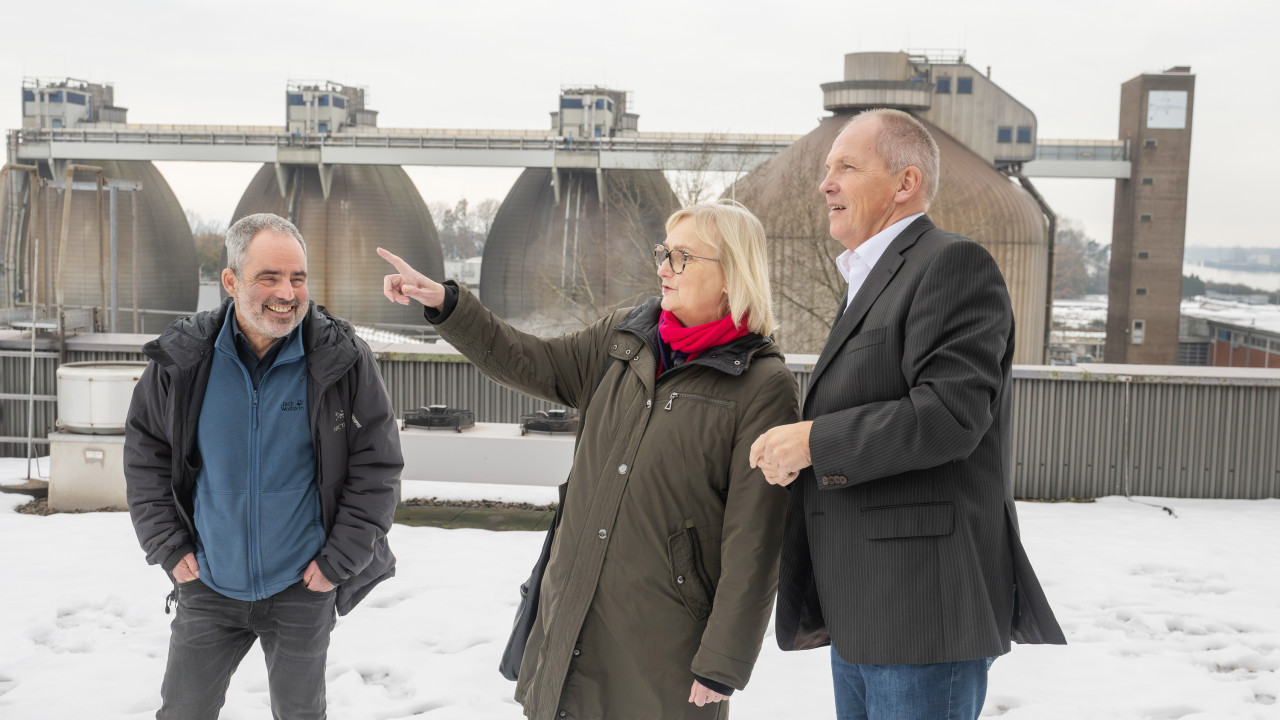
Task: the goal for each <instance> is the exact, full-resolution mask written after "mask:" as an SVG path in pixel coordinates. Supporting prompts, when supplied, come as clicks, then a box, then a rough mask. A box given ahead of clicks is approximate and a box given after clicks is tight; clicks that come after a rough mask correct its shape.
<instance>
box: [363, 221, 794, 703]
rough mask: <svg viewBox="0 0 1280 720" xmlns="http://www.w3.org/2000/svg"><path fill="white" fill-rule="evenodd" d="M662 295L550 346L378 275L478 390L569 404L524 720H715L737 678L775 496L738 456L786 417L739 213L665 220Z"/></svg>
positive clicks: (760, 266)
mask: <svg viewBox="0 0 1280 720" xmlns="http://www.w3.org/2000/svg"><path fill="white" fill-rule="evenodd" d="M666 229H667V235H666V239H665V241H664V242H663V243H661V244H659V245H657V246H656V247H655V248H654V260H655V264H656V266H657V273H658V277H659V278H660V279H661V281H662V297H660V298H658V297H655V298H651V299H650V300H649V301H648V302H646V303H644V304H643V305H641V306H639V307H636V308H629V309H624V310H618V311H615V312H613V313H612V314H610V315H608V316H606V317H604V318H603V319H601V320H600V321H598V322H596V323H595V324H594V325H591V326H590V327H588V328H586V329H584V330H582V331H579V332H575V333H571V334H568V335H563V336H560V337H555V338H538V337H534V336H532V335H529V334H526V333H523V332H520V331H517V330H515V329H513V328H512V327H510V326H509V325H507V324H506V323H504V322H503V321H502V320H500V319H499V318H497V317H496V316H494V315H493V314H492V313H490V312H489V311H487V310H486V309H485V308H484V307H483V306H482V305H481V304H480V302H479V301H478V300H477V299H476V298H475V297H474V296H473V295H471V294H470V293H469V292H467V291H466V290H465V289H463V288H460V287H458V286H457V285H456V284H453V283H446V284H443V285H442V284H440V283H437V282H435V281H433V280H431V279H429V278H426V277H424V276H423V275H421V274H420V273H418V272H416V271H415V270H413V268H411V267H409V266H408V265H406V264H405V263H404V262H403V261H401V260H400V259H399V258H397V257H396V256H394V255H392V254H391V253H388V252H386V251H385V250H381V249H379V251H378V252H379V254H380V255H381V256H382V257H383V258H385V259H386V260H388V261H389V262H390V263H391V264H392V265H394V266H395V268H396V270H397V273H396V274H394V275H388V276H387V278H386V280H385V283H384V288H383V289H384V293H385V295H386V296H387V298H388V299H390V300H392V301H394V302H399V303H401V304H408V303H409V302H410V300H417V301H418V302H420V303H422V304H423V305H424V306H425V308H426V310H425V315H426V318H427V320H428V321H429V322H431V323H433V324H434V325H435V327H436V330H437V331H438V332H439V333H440V336H441V337H443V338H444V339H445V340H447V341H448V342H449V343H450V344H452V345H453V346H454V347H456V348H457V349H458V350H459V351H461V352H462V353H463V354H464V355H466V356H467V357H468V358H469V359H470V360H471V361H472V362H473V363H475V365H476V366H477V367H478V368H479V369H480V370H481V372H483V373H484V374H485V375H487V376H488V377H490V378H492V379H493V380H495V381H497V382H499V383H502V384H503V385H506V386H508V387H511V388H514V389H517V390H520V391H522V392H525V393H528V394H529V395H532V396H535V397H539V398H542V399H545V400H550V401H552V402H556V403H561V404H564V405H567V406H569V407H575V408H578V409H579V411H580V412H581V417H582V420H581V423H582V435H581V440H580V442H579V444H578V446H577V449H576V451H575V455H574V463H573V469H572V471H571V473H570V476H569V484H568V494H567V498H566V500H565V504H564V508H563V512H562V516H561V520H560V526H559V528H558V529H557V532H556V537H555V543H554V545H553V546H552V550H551V559H550V562H549V564H548V566H547V570H546V575H545V577H544V579H543V582H542V588H541V592H542V594H541V601H540V604H539V607H538V616H537V621H536V622H535V623H534V627H533V629H532V632H531V633H530V636H529V641H528V645H527V646H526V649H525V654H524V658H523V662H522V664H521V666H520V673H519V681H518V683H517V685H516V699H517V700H518V701H519V702H520V703H521V704H522V705H523V706H524V711H525V714H526V715H527V716H528V717H530V718H535V719H536V720H558V719H559V718H604V717H608V718H611V719H618V718H637V719H638V718H646V719H648V718H725V717H728V703H727V702H724V701H725V700H727V698H728V696H729V695H730V694H731V693H733V691H734V690H740V689H742V688H743V687H745V686H746V684H747V681H748V679H749V678H750V677H751V671H752V668H753V666H754V664H755V660H756V656H757V655H758V654H759V652H760V643H761V639H762V637H763V635H764V631H765V628H766V626H767V625H768V622H769V614H770V612H771V608H772V604H773V598H774V593H775V590H776V587H777V571H778V551H779V547H780V542H781V527H782V515H783V508H784V506H785V503H786V491H784V490H781V489H780V488H777V487H774V486H772V485H770V484H769V483H767V482H764V479H763V477H762V476H761V473H760V471H759V470H754V469H752V468H751V466H750V457H749V453H748V451H749V449H750V447H751V443H752V442H753V441H754V440H755V438H757V437H758V436H759V435H760V434H761V433H762V432H764V431H765V430H767V429H769V428H772V427H774V426H776V425H781V424H784V423H790V422H794V421H795V420H796V419H797V417H798V414H797V413H798V410H797V391H796V384H795V380H794V377H793V376H792V374H791V372H790V371H789V370H788V369H787V367H786V365H785V364H784V363H783V358H782V353H781V352H780V351H779V350H778V347H777V346H776V345H775V344H774V343H773V341H772V340H770V339H769V335H770V333H772V332H773V330H774V315H773V310H772V307H771V303H770V297H771V295H770V288H769V273H768V267H767V263H766V252H765V236H764V228H763V227H762V226H761V225H760V222H759V220H757V219H756V218H755V217H754V216H753V215H752V214H751V213H750V212H748V211H747V210H746V209H745V208H743V207H742V206H741V205H738V204H736V203H716V204H700V205H694V206H692V207H688V208H685V209H682V210H680V211H678V212H676V213H675V214H674V215H672V216H671V217H670V218H669V219H668V220H667V228H666Z"/></svg>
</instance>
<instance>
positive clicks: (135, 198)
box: [129, 192, 142, 333]
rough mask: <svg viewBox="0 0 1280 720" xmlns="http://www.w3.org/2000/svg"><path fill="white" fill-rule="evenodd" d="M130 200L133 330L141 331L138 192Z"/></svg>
mask: <svg viewBox="0 0 1280 720" xmlns="http://www.w3.org/2000/svg"><path fill="white" fill-rule="evenodd" d="M129 201H130V202H132V203H133V208H132V209H133V250H132V257H130V261H131V262H132V263H133V278H132V281H133V331H134V332H135V333H139V332H142V326H141V325H139V324H138V193H136V192H135V193H133V194H131V195H130V196H129Z"/></svg>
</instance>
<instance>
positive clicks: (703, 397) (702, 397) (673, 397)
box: [662, 392, 733, 410]
mask: <svg viewBox="0 0 1280 720" xmlns="http://www.w3.org/2000/svg"><path fill="white" fill-rule="evenodd" d="M676 398H689V399H690V400H699V401H701V402H706V403H711V404H712V405H722V406H724V407H732V406H733V403H732V402H729V401H728V400H720V399H719V398H713V397H707V396H706V395H694V394H693V393H682V392H673V393H671V397H669V398H667V404H666V406H665V407H663V408H662V409H663V410H670V409H671V404H672V403H674V402H675V401H676Z"/></svg>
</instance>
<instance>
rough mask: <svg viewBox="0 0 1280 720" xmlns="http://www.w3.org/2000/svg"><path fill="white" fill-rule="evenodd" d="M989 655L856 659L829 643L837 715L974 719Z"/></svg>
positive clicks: (843, 718) (864, 719) (842, 719)
mask: <svg viewBox="0 0 1280 720" xmlns="http://www.w3.org/2000/svg"><path fill="white" fill-rule="evenodd" d="M993 662H995V658H994V657H989V658H979V659H977V660H964V661H961V662H948V663H932V664H929V665H855V664H853V663H847V662H845V661H844V658H841V657H840V654H839V653H837V652H836V648H835V646H834V645H832V646H831V679H832V681H833V682H834V684H835V691H836V718H837V720H976V718H977V717H978V713H980V712H982V703H983V701H985V700H986V698H987V669H988V668H990V667H991V663H993Z"/></svg>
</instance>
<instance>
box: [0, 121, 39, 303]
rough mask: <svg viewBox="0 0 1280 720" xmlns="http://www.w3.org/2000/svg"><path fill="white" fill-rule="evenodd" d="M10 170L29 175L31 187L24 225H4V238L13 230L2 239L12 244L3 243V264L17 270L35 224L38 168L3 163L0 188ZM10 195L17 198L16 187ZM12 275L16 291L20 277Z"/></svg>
mask: <svg viewBox="0 0 1280 720" xmlns="http://www.w3.org/2000/svg"><path fill="white" fill-rule="evenodd" d="M15 133H16V131H15V132H11V133H10V134H9V144H10V152H9V154H10V155H13V154H15V149H14V147H13V146H14V144H15V143H16V134H15ZM10 170H17V171H19V172H25V173H28V174H30V175H31V179H30V185H31V187H30V188H29V189H28V191H27V221H26V223H23V222H22V221H21V220H17V221H16V222H13V223H6V224H5V234H6V236H7V235H9V228H11V227H12V228H13V233H12V234H13V237H12V238H9V237H5V238H4V239H5V240H10V239H11V240H12V242H6V243H5V245H6V248H5V259H6V261H7V262H6V263H5V265H6V266H7V267H13V268H17V267H19V266H20V264H21V263H20V260H21V259H23V254H24V253H23V247H24V246H25V245H28V244H29V243H30V238H31V233H32V227H31V226H32V224H33V223H34V222H35V215H34V214H33V213H34V208H35V200H34V199H35V197H36V196H37V194H38V190H37V186H38V185H39V179H40V168H38V167H36V166H35V165H19V164H17V163H12V162H8V163H5V164H4V166H3V167H0V187H4V181H5V178H6V177H7V176H8V175H9V171H10ZM10 194H11V195H13V196H14V197H17V196H18V188H17V186H16V185H15V186H14V187H13V188H12V189H11V193H10ZM10 207H12V204H10ZM15 214H16V211H15ZM24 225H25V228H26V234H27V239H28V242H27V243H23V242H22V239H21V237H20V236H21V235H22V230H23V227H24ZM14 275H15V276H17V277H14V279H13V281H12V282H13V283H14V285H13V289H14V290H15V291H16V290H17V289H18V282H19V281H20V275H21V273H14ZM14 295H16V293H10V297H11V298H12V297H13V296H14Z"/></svg>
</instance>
